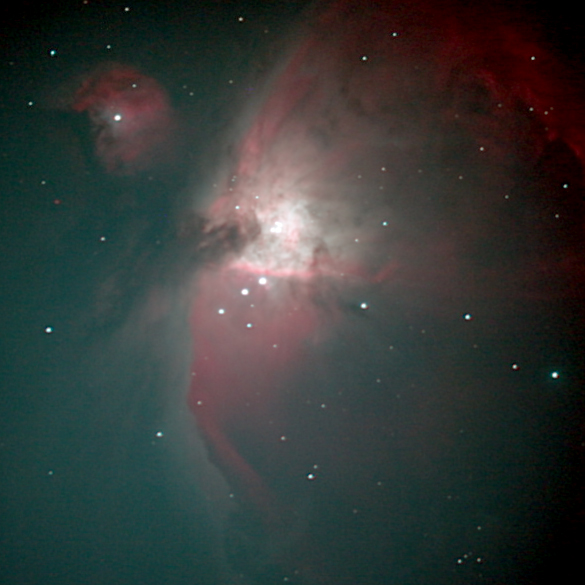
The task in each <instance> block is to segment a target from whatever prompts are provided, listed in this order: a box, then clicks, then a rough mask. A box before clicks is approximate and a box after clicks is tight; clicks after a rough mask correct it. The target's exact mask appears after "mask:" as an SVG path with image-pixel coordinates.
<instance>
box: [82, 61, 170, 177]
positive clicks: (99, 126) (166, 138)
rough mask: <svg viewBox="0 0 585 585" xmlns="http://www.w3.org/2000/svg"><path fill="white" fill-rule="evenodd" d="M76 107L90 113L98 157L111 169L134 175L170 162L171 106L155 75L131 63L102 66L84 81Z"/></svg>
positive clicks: (113, 172) (122, 173)
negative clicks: (145, 73) (144, 72)
mask: <svg viewBox="0 0 585 585" xmlns="http://www.w3.org/2000/svg"><path fill="white" fill-rule="evenodd" d="M73 109H74V110H75V111H76V112H86V113H87V114H88V115H89V118H90V121H91V124H92V126H93V129H94V132H95V151H96V155H97V157H98V159H99V160H100V162H101V164H102V165H103V167H104V169H105V170H106V172H108V173H112V174H117V175H132V174H135V173H139V172H142V171H146V170H150V169H151V168H152V167H153V166H157V165H160V164H161V162H163V161H166V162H169V161H168V157H169V155H170V150H172V141H173V135H174V132H175V128H174V121H173V114H172V108H171V106H170V103H169V99H168V96H167V94H166V92H165V90H164V89H163V88H162V86H161V85H160V84H159V83H158V82H157V81H156V80H154V79H153V78H151V77H148V76H146V75H143V74H142V73H140V72H139V71H137V70H135V69H133V68H131V67H127V66H122V65H108V66H107V67H102V68H100V69H99V70H98V71H94V72H93V73H92V74H91V75H89V76H88V77H87V78H86V79H85V80H84V82H83V83H82V84H81V86H80V87H79V89H78V90H77V92H76V93H75V96H74V102H73Z"/></svg>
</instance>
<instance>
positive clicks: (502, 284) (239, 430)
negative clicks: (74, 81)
mask: <svg viewBox="0 0 585 585" xmlns="http://www.w3.org/2000/svg"><path fill="white" fill-rule="evenodd" d="M520 22H521V21H520V20H519V19H518V17H517V16H516V15H515V14H513V13H507V12H504V11H502V10H500V9H499V8H489V7H482V8H481V9H480V8H477V7H476V6H467V5H463V3H459V2H452V3H442V2H441V3H437V2H432V1H431V0H418V1H416V0H415V1H412V2H407V3H399V2H390V1H385V0H359V1H358V0H334V1H331V2H322V3H319V2H318V3H316V4H315V5H313V6H311V7H310V8H308V9H307V10H306V11H305V12H304V13H303V14H302V16H301V18H300V21H299V22H298V23H296V25H295V26H293V27H292V32H291V33H290V36H289V37H288V38H287V39H286V40H285V41H283V43H282V44H283V45H284V48H282V45H280V46H279V48H278V50H276V49H275V50H274V52H273V54H272V55H273V56H274V55H277V56H276V57H274V59H273V62H272V66H271V67H270V68H269V69H268V70H267V73H265V74H264V75H263V76H261V77H260V78H258V77H253V78H252V79H251V80H250V81H249V83H248V85H247V88H248V91H246V92H242V94H243V95H244V98H243V99H241V100H236V101H237V103H234V104H233V105H232V106H230V114H231V116H230V117H231V119H233V120H234V122H233V124H232V126H231V127H230V128H228V130H227V131H225V132H223V133H222V134H221V136H220V137H217V138H215V139H214V141H213V145H212V146H213V148H210V150H212V151H213V152H214V153H217V154H216V160H214V161H213V165H212V166H213V168H212V170H211V171H209V173H208V175H211V178H210V179H209V180H208V181H207V180H205V181H204V180H202V179H201V180H200V181H199V182H197V181H195V183H196V184H195V186H194V187H192V188H191V189H190V191H189V192H188V193H187V194H186V195H184V194H183V195H182V197H179V198H178V199H179V200H180V201H181V204H180V205H179V210H178V211H177V215H178V220H177V224H178V225H177V235H176V237H175V238H174V240H173V242H172V244H171V245H169V246H168V250H167V252H166V254H163V257H164V259H165V262H166V266H165V268H168V266H172V268H170V269H169V272H171V273H172V274H173V275H174V276H173V278H174V280H173V284H172V285H171V284H168V283H163V285H161V286H160V287H158V288H157V290H156V294H152V296H151V298H150V301H149V310H151V316H150V319H151V322H155V321H157V319H164V316H165V315H168V314H169V313H173V315H174V317H176V315H177V313H180V312H181V311H182V312H183V313H185V314H181V319H183V320H184V322H188V327H189V330H190V344H189V343H187V342H186V341H185V340H184V338H183V337H182V336H181V338H180V343H179V342H177V346H180V347H179V348H178V349H177V350H176V351H177V353H179V352H181V351H182V352H184V353H188V356H187V358H184V359H182V360H181V359H179V358H176V361H174V364H175V365H174V366H173V367H175V368H179V366H177V364H180V365H181V366H184V369H185V372H183V374H184V376H183V377H181V376H182V374H176V373H175V375H174V376H169V379H172V380H173V381H174V382H173V383H175V385H178V384H176V380H177V379H183V378H186V377H187V374H188V382H186V383H185V386H186V387H184V388H172V389H171V390H169V389H167V390H169V394H172V395H173V396H174V398H173V399H172V400H169V405H168V410H169V411H171V412H169V413H168V416H167V421H174V422H169V423H168V426H169V427H172V426H173V425H175V426H176V427H179V426H181V428H182V431H183V432H184V435H185V437H187V438H188V439H189V440H190V441H193V443H196V447H195V448H194V451H195V452H196V455H195V456H194V457H193V458H192V461H190V458H189V456H188V455H186V456H184V457H182V458H181V457H180V458H181V461H182V463H181V465H183V466H185V467H186V468H188V471H187V473H191V474H192V477H193V478H194V479H193V482H194V483H199V484H201V486H202V487H199V488H198V490H196V495H197V496H198V497H201V498H204V499H205V500H206V502H207V503H208V504H209V506H210V508H211V512H210V516H212V517H213V518H214V519H215V524H216V527H217V532H218V534H219V536H218V538H217V540H218V542H219V543H220V544H218V545H217V548H218V553H217V557H218V559H219V560H218V563H219V564H220V565H221V566H222V567H221V569H222V570H221V572H222V574H223V575H224V580H225V582H226V585H227V584H231V583H256V584H257V585H262V584H263V583H272V582H277V581H276V579H278V582H282V581H283V579H285V578H286V580H290V581H291V582H294V583H304V584H306V585H313V584H335V585H338V584H340V583H364V584H365V583H381V582H384V583H391V582H392V583H410V582H415V581H416V582H418V583H446V582H449V583H456V582H466V583H469V582H475V581H473V579H478V581H479V580H481V579H483V578H484V573H481V575H479V576H478V574H476V573H473V576H472V577H469V574H468V573H465V574H464V576H463V577H461V578H460V579H461V580H459V581H457V580H456V579H455V578H453V579H451V572H450V571H451V570H452V569H451V566H450V565H449V566H448V567H447V568H445V567H444V566H443V565H442V564H441V563H442V562H443V561H444V558H445V557H446V556H447V553H445V550H447V549H448V550H449V554H451V549H450V548H449V546H451V545H453V543H459V540H457V539H461V541H462V542H465V543H467V542H468V541H471V540H473V539H476V540H477V538H478V537H477V534H475V532H474V533H473V534H472V536H469V530H471V529H469V528H465V529H463V528H462V529H461V531H463V532H465V531H467V532H465V534H464V536H461V534H460V533H459V532H458V528H459V526H460V525H463V524H464V523H465V522H466V521H467V517H468V514H467V510H463V511H462V509H458V510H457V511H456V512H452V511H451V510H452V508H450V507H449V506H451V505H452V500H451V499H450V498H451V491H453V488H452V485H451V483H450V481H451V479H450V477H451V476H449V474H448V473H447V472H446V471H444V467H442V464H443V463H444V461H445V459H448V457H450V456H451V455H449V454H451V453H452V452H453V451H456V452H457V453H458V454H460V452H459V451H457V449H458V448H459V447H454V445H458V443H457V440H459V437H460V435H459V434H458V433H460V432H461V427H465V429H466V430H467V428H470V427H473V428H478V427H480V428H482V429H484V430H485V429H487V428H488V427H489V428H490V430H491V429H492V427H493V428H498V429H500V431H501V432H500V433H499V435H500V436H502V437H504V438H505V435H506V432H507V428H506V425H505V424H504V423H503V422H499V421H498V422H497V423H493V421H492V419H490V416H493V415H490V413H493V411H497V410H498V407H499V406H501V405H503V404H507V396H506V397H505V398H502V397H501V395H500V394H499V393H498V391H497V389H498V388H499V387H500V386H502V387H504V388H508V386H506V384H508V383H509V384H510V385H511V384H512V382H506V384H500V378H498V376H501V375H503V374H502V373H501V372H500V371H497V372H496V366H493V364H492V362H490V361H489V360H488V359H487V358H486V357H485V355H484V354H482V353H481V352H480V351H479V350H478V348H482V351H483V347H484V346H485V347H489V348H490V350H491V351H492V352H493V353H494V354H495V353H497V352H496V351H495V350H493V346H496V345H497V344H499V343H500V340H498V341H494V339H495V338H496V337H497V335H498V334H500V332H501V331H504V330H505V331H506V334H502V337H503V338H504V339H505V340H508V342H509V343H510V344H511V345H513V344H512V342H511V341H510V339H512V338H513V337H514V336H515V335H516V331H515V330H514V326H515V324H516V321H515V320H518V321H520V322H522V323H523V326H526V327H527V328H529V327H530V325H531V324H532V319H531V318H530V317H526V315H531V314H532V313H533V312H534V313H539V312H540V311H542V310H543V307H544V308H546V307H548V306H551V305H556V304H560V303H564V302H566V303H569V304H570V303H579V302H581V301H582V299H583V290H584V288H583V283H584V280H585V272H584V270H583V265H584V263H583V260H584V258H583V249H584V248H583V220H584V214H583V211H584V210H583V163H584V160H583V157H584V156H585V155H584V152H585V150H584V148H585V134H584V132H583V129H584V128H585V112H584V109H583V105H582V104H583V95H584V94H583V93H582V92H583V87H582V85H581V81H580V80H578V79H576V78H575V76H574V75H572V74H571V72H570V70H569V69H568V68H567V67H565V65H564V64H563V63H562V62H561V61H560V60H559V59H558V58H557V57H556V56H554V55H553V54H552V52H550V51H548V50H547V49H546V44H545V43H543V42H542V41H541V40H540V39H539V37H538V35H537V34H536V33H535V32H534V31H533V30H531V29H530V27H528V26H523V25H520V24H519V23H520ZM73 109H74V111H76V112H79V113H87V114H88V115H89V118H90V121H91V123H92V125H93V130H94V135H95V144H96V155H97V158H98V160H99V161H100V163H101V164H102V167H103V169H104V171H105V172H106V173H107V174H111V175H117V176H120V175H122V176H128V175H136V174H140V173H142V172H147V173H149V172H151V171H152V170H153V169H155V168H157V165H160V164H161V163H162V164H166V163H165V161H167V162H168V160H169V157H170V158H171V159H172V158H174V157H175V156H176V151H177V147H178V141H177V140H176V136H177V134H176V126H177V122H176V115H175V114H174V112H173V108H172V106H171V104H170V100H169V97H168V95H167V92H166V91H165V89H163V87H162V86H161V85H160V84H159V83H158V82H157V81H156V80H155V79H154V77H151V76H149V75H146V74H144V73H141V72H138V71H137V70H136V69H134V68H131V67H128V66H124V65H119V64H116V65H107V66H104V67H101V68H98V69H97V70H94V71H93V72H92V73H91V74H90V75H89V76H87V78H86V79H85V80H84V82H83V83H82V84H81V86H80V87H79V88H78V89H77V91H76V93H75V98H74V100H73ZM234 112H236V114H235V115H234ZM226 118H227V116H226ZM203 158H204V159H205V161H206V163H207V161H208V160H209V159H208V158H206V157H203ZM184 199H187V200H188V203H187V204H185V205H182V202H183V200H184ZM154 272H156V271H154ZM160 273H161V274H163V273H164V274H168V273H165V272H164V270H162V269H161V270H160ZM177 274H178V277H177V276H176V275H177ZM177 281H179V282H180V285H176V283H177ZM165 284H166V288H167V289H172V292H170V293H169V292H168V290H167V291H166V292H164V293H161V290H163V289H165ZM185 291H187V292H185ZM161 298H164V300H161ZM185 306H187V307H188V309H185ZM153 314H154V315H156V318H155V317H152V315H153ZM518 315H521V317H519V316H518ZM474 319H476V321H477V322H479V323H483V325H478V327H479V329H476V331H481V332H482V335H483V336H484V339H486V340H487V341H485V342H484V345H482V342H478V341H477V340H476V338H475V337H474V336H473V335H474V334H472V333H469V330H465V331H464V330H463V329H462V328H463V326H464V325H465V324H466V323H471V322H472V321H473V320H474ZM151 322H149V323H148V325H150V323H151ZM510 323H512V325H509V324H510ZM527 324H528V325H527ZM481 327H484V329H481ZM508 327H509V328H510V330H513V333H510V332H509V331H508V329H507V328H508ZM169 329H172V327H169ZM177 331H182V330H181V328H180V327H178V326H177ZM471 331H473V329H472V330H471ZM167 333H168V332H167ZM478 337H479V334H478ZM124 339H125V338H124ZM161 339H164V346H165V347H164V349H163V350H161V354H164V355H168V354H169V353H171V351H170V349H169V347H170V346H172V345H173V344H172V343H171V342H169V340H168V336H167V337H165V336H162V335H161ZM161 344H162V342H161ZM121 345H122V344H121ZM189 345H190V347H189V348H187V346H189ZM173 347H174V346H173ZM498 347H499V345H498ZM486 353H489V352H488V351H487V350H486ZM478 356H479V357H478ZM186 362H190V365H189V367H188V372H187V363H186ZM470 364H471V365H470ZM486 364H487V365H486ZM169 367H171V366H169ZM490 368H493V369H490ZM469 372H471V373H469ZM478 372H479V373H478ZM506 373H508V372H506ZM494 380H497V382H495V381H494ZM506 380H507V378H506ZM169 386H173V384H169ZM494 388H496V390H494ZM484 411H485V412H486V413H487V415H486V416H485V417H484V416H483V415H480V414H479V413H482V412H484ZM461 420H464V421H473V424H472V423H471V422H470V423H469V424H468V425H467V427H466V425H465V424H463V423H461V422H460V421H461ZM502 420H506V417H505V416H503V417H502ZM176 421H181V423H180V425H179V423H178V422H176ZM466 424H467V423H466ZM484 425H485V426H484ZM498 425H499V426H498ZM166 432H167V429H165V433H166ZM168 435H172V432H170V431H169V432H168ZM193 437H195V438H193ZM185 442H187V441H185ZM498 444H499V443H498ZM202 446H203V447H202ZM175 449H176V450H180V449H181V446H180V445H175ZM460 449H461V452H463V451H464V448H463V447H461V448H460ZM185 451H188V446H187V445H185ZM202 451H204V453H205V456H204V457H203V458H202V456H201V452H202ZM469 451H470V452H472V451H473V453H475V451H474V450H473V448H471V447H469ZM477 451H478V453H479V451H481V453H480V454H479V455H478V454H476V455H473V456H472V455H469V454H468V452H467V451H465V452H463V455H461V458H462V459H465V458H466V457H467V458H468V459H469V461H471V462H472V463H469V465H470V466H471V467H473V466H475V467H473V469H474V473H475V474H476V475H478V476H482V473H483V474H485V475H486V476H489V473H492V470H491V468H490V470H488V471H489V473H488V471H486V468H485V465H486V463H485V461H484V458H483V451H482V450H481V449H479V448H478V449H477ZM503 451H505V449H503ZM476 456H477V457H478V458H479V459H477V460H476V459H475V458H474V457H476ZM453 457H454V456H453ZM506 457H508V458H507V459H506ZM454 458H455V457H454ZM202 459H205V462H202ZM190 463H191V464H192V468H191V467H189V465H190ZM524 463H525V462H524ZM494 465H496V464H494ZM497 465H500V467H497ZM497 465H496V467H497V469H496V471H495V472H493V473H494V475H495V476H497V477H498V478H504V479H505V478H507V477H508V473H510V472H509V469H510V467H511V466H516V465H518V467H519V468H522V464H518V460H517V454H516V452H513V453H506V455H505V456H504V455H502V462H501V463H498V464H497ZM457 473H458V471H457ZM457 473H456V472H453V474H454V476H455V475H457ZM471 475H472V474H470V476H471ZM465 477H466V478H467V476H465ZM474 477H475V476H474ZM482 477H483V476H482ZM457 478H459V476H457ZM457 481H459V479H457ZM466 481H467V479H466ZM469 481H471V480H469ZM474 481H475V480H474ZM488 484H489V481H487V480H486V482H485V485H488ZM431 485H432V486H433V489H436V490H437V493H440V496H437V498H439V497H440V498H441V500H440V503H438V504H436V505H435V504H433V503H430V504H429V501H430V500H431V499H432V498H431V496H428V493H429V492H430V488H429V486H431ZM405 486H408V487H405ZM446 486H448V487H446ZM525 487H526V486H525ZM417 489H418V490H419V491H418V492H417ZM482 489H484V488H483V485H482V486H479V487H478V488H477V494H478V495H477V501H475V500H474V506H475V507H474V508H473V510H474V513H475V512H477V510H480V511H481V514H483V513H484V512H483V507H482V506H483V505H484V502H488V503H486V504H485V506H486V507H488V508H489V510H488V512H485V517H487V518H489V521H488V520H486V521H482V525H483V524H489V522H492V523H493V524H494V525H495V524H497V521H496V520H493V518H494V517H495V514H492V513H491V511H492V508H495V507H496V505H495V504H493V501H495V500H496V498H494V500H493V501H492V500H490V498H491V497H492V494H491V492H490V493H489V494H487V495H486V494H485V493H484V492H483V491H482ZM486 489H487V488H486ZM526 489H528V488H526ZM425 490H427V491H425ZM518 491H521V490H518ZM201 494H205V495H204V496H202V495H201ZM437 501H438V499H437ZM498 501H499V500H498ZM510 501H511V502H513V498H512V497H511V496H510ZM453 505H454V504H453ZM490 506H491V507H490ZM513 506H514V504H513V503H512V504H510V509H513ZM421 510H422V511H421ZM427 511H428V517H430V516H432V518H431V519H430V520H429V519H428V517H427V515H425V514H426V513H427ZM361 514H363V516H362V515H361ZM433 514H434V516H433ZM481 514H480V512H477V515H481ZM362 518H364V519H363V520H362ZM444 518H449V522H451V519H452V518H455V520H454V521H453V522H452V523H451V524H449V523H448V522H447V521H446V520H444ZM427 522H428V524H427ZM474 522H476V524H479V521H475V520H474ZM429 526H430V527H429ZM453 526H455V528H453ZM433 530H434V532H433ZM528 532H529V531H528ZM364 534H368V538H369V540H368V539H365V540H366V541H365V542H364ZM421 535H422V536H421ZM495 540H496V539H495V538H494V542H495ZM474 542H475V541H474ZM372 543H373V544H372ZM447 543H449V544H447ZM458 546H459V544H458ZM461 546H463V544H462V545H461ZM478 546H483V547H484V549H487V550H491V551H492V552H493V550H495V549H490V546H492V545H486V544H484V543H482V544H481V545H478ZM493 546H494V547H496V548H497V546H499V544H498V545H495V544H494V545H493ZM518 546H519V547H520V548H521V550H520V552H517V553H516V554H517V555H521V554H523V553H526V551H530V550H532V549H531V546H532V541H530V539H528V538H527V539H525V540H523V541H522V544H521V545H518ZM522 547H523V548H522ZM496 554H497V553H495V552H493V555H494V556H496ZM511 556H513V555H511ZM478 558H480V557H478ZM350 559H351V562H350ZM449 562H451V560H450V561H449ZM437 563H438V565H437ZM477 563H478V566H479V563H480V561H477ZM419 565H420V566H422V567H436V566H439V569H437V571H438V572H437V574H433V575H432V576H430V577H429V576H428V574H426V573H425V575H424V576H423V575H422V574H421V573H418V572H417V571H418V567H419ZM341 567H343V568H341ZM474 570H476V571H480V570H481V571H486V573H485V575H488V577H486V580H489V579H491V578H492V577H493V579H495V580H499V579H501V578H502V577H501V576H500V575H499V574H498V571H497V569H493V573H490V569H489V567H488V568H487V569H484V568H483V566H481V567H479V568H477V566H476V567H475V569H474ZM431 572H432V571H431ZM510 574H511V573H510ZM437 575H438V576H437ZM465 575H467V577H466V576H465ZM494 575H497V577H496V576H494ZM508 577H509V575H507V574H506V578H508ZM506 578H502V579H503V580H506ZM466 579H467V580H466ZM510 580H511V581H513V577H510Z"/></svg>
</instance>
